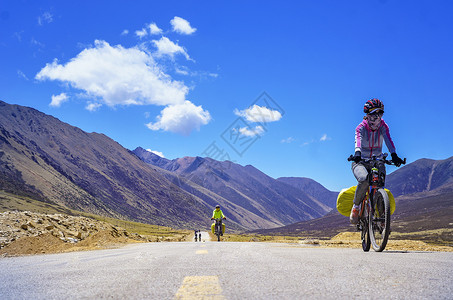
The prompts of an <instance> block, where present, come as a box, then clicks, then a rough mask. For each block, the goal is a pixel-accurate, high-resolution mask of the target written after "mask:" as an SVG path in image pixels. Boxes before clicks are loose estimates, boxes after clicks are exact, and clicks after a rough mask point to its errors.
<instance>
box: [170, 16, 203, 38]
mask: <svg viewBox="0 0 453 300" xmlns="http://www.w3.org/2000/svg"><path fill="white" fill-rule="evenodd" d="M170 24H171V26H173V31H174V32H177V33H180V34H187V35H190V34H192V33H194V32H195V31H197V29H196V28H193V27H192V26H190V23H189V22H188V21H187V20H185V19H183V18H180V17H174V18H173V19H172V20H171V21H170Z"/></svg>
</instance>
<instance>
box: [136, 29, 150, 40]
mask: <svg viewBox="0 0 453 300" xmlns="http://www.w3.org/2000/svg"><path fill="white" fill-rule="evenodd" d="M147 34H148V31H147V30H146V28H142V29H141V30H136V31H135V35H136V36H138V37H139V38H140V39H142V38H144V37H145V36H146V35H147Z"/></svg>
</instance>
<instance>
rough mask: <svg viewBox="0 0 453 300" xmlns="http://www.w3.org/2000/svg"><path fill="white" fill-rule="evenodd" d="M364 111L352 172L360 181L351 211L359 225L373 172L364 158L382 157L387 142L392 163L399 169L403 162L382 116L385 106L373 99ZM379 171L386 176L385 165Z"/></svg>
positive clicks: (353, 221) (357, 134)
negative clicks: (362, 206) (361, 208)
mask: <svg viewBox="0 0 453 300" xmlns="http://www.w3.org/2000/svg"><path fill="white" fill-rule="evenodd" d="M363 111H364V112H365V113H366V115H365V117H364V118H363V121H362V123H360V124H359V125H358V126H357V128H356V129H355V154H354V157H353V160H354V162H353V163H352V172H353V174H354V176H355V178H356V179H357V181H358V184H357V189H356V191H355V195H354V205H353V207H352V209H351V215H350V218H349V219H350V221H351V223H352V224H357V222H358V218H359V217H358V216H359V207H360V204H361V203H362V201H363V199H364V198H365V195H366V192H367V191H368V189H369V182H368V174H369V172H370V171H371V169H370V168H371V167H370V165H369V164H367V163H365V162H363V161H361V159H362V158H371V157H373V156H376V157H382V155H383V154H382V146H383V145H382V144H383V142H385V145H386V146H387V149H388V150H389V152H390V153H391V156H392V161H393V162H394V163H395V165H396V166H397V167H399V166H400V165H401V164H402V163H403V160H402V159H401V158H399V157H398V155H397V154H396V149H395V145H394V144H393V141H392V138H391V137H390V130H389V127H388V125H387V123H385V122H384V120H383V119H382V116H383V114H384V104H383V103H382V101H380V100H379V99H376V98H373V99H371V100H368V101H367V102H366V103H365V106H364V108H363ZM378 168H379V171H380V172H383V174H385V164H384V163H382V164H379V165H378Z"/></svg>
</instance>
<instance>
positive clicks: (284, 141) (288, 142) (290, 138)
mask: <svg viewBox="0 0 453 300" xmlns="http://www.w3.org/2000/svg"><path fill="white" fill-rule="evenodd" d="M295 140H296V139H295V138H293V137H292V136H290V137H289V138H286V139H283V140H281V141H280V143H282V144H291V143H292V142H294V141H295Z"/></svg>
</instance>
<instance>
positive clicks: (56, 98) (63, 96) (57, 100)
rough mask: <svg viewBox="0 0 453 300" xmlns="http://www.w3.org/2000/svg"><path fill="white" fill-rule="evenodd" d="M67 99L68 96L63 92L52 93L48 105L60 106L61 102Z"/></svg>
mask: <svg viewBox="0 0 453 300" xmlns="http://www.w3.org/2000/svg"><path fill="white" fill-rule="evenodd" d="M66 101H68V96H67V95H66V94H65V93H61V94H59V95H56V96H55V95H52V102H50V104H49V105H50V106H52V107H60V106H61V104H63V102H66Z"/></svg>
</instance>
